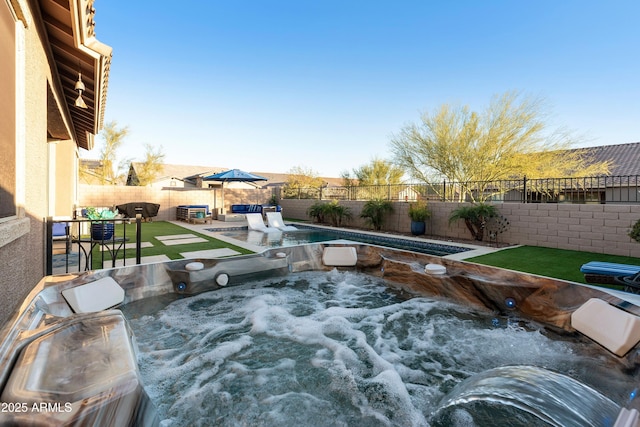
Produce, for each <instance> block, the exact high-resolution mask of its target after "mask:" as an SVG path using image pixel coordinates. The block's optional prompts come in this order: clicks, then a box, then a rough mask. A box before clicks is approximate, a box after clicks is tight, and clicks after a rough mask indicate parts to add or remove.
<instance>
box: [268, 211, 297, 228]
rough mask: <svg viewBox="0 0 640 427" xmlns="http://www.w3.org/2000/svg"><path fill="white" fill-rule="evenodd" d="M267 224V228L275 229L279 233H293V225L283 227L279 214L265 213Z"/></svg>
mask: <svg viewBox="0 0 640 427" xmlns="http://www.w3.org/2000/svg"><path fill="white" fill-rule="evenodd" d="M267 222H268V223H269V227H273V228H277V229H278V230H281V231H295V230H297V228H296V227H294V226H293V225H285V224H284V220H283V219H282V214H281V213H280V212H267Z"/></svg>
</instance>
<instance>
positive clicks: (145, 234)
mask: <svg viewBox="0 0 640 427" xmlns="http://www.w3.org/2000/svg"><path fill="white" fill-rule="evenodd" d="M123 227H126V230H124V229H123ZM125 232H126V237H127V238H128V239H129V241H128V242H127V243H128V244H131V243H135V242H136V224H135V222H132V223H131V224H116V227H115V235H116V237H123V236H125ZM176 234H193V235H195V236H197V237H202V238H203V239H206V240H207V241H206V242H202V243H189V244H186V245H173V246H167V245H164V244H163V243H162V242H161V241H160V240H158V239H156V237H157V236H170V235H176ZM141 241H142V242H150V243H151V244H153V246H152V247H149V248H142V249H141V252H140V253H141V256H153V255H166V256H167V257H168V258H169V259H182V255H180V253H181V252H194V251H203V250H208V249H219V248H229V249H233V250H234V251H236V252H239V253H241V254H251V253H253V252H252V251H250V250H247V249H244V248H241V247H239V246H234V245H232V244H230V243H227V242H223V241H221V240H218V239H214V238H213V237H209V236H207V235H205V234H201V233H198V232H195V231H193V230H189V229H186V228H183V227H180V226H178V225H175V224H172V223H170V222H167V221H154V222H143V223H142V236H141ZM107 244H108V243H107ZM94 255H95V257H94V266H93V267H94V268H100V266H99V265H96V264H95V262H99V261H100V257H101V255H98V254H95V253H94ZM135 257H136V250H135V248H133V249H127V250H126V251H125V258H135ZM121 258H122V252H120V253H118V259H121ZM104 259H105V260H110V259H111V257H110V256H109V252H108V251H105V252H104Z"/></svg>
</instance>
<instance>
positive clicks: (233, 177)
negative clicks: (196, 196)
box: [202, 169, 268, 215]
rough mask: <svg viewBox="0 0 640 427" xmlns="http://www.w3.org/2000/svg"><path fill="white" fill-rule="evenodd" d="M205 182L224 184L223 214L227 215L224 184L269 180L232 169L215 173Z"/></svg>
mask: <svg viewBox="0 0 640 427" xmlns="http://www.w3.org/2000/svg"><path fill="white" fill-rule="evenodd" d="M202 180H203V181H218V182H221V183H222V214H223V215H224V214H225V209H224V183H225V182H256V181H268V180H267V178H265V177H263V176H260V175H254V174H252V173H249V172H245V171H241V170H240V169H230V170H228V171H224V172H219V173H215V174H213V175H209V176H205V177H204V178H202Z"/></svg>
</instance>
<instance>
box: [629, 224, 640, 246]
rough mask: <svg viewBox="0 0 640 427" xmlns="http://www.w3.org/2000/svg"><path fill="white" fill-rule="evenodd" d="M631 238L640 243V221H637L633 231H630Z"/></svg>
mask: <svg viewBox="0 0 640 427" xmlns="http://www.w3.org/2000/svg"><path fill="white" fill-rule="evenodd" d="M629 237H631V238H632V239H633V240H635V241H636V242H638V243H640V219H639V220H637V221H636V223H635V224H633V227H632V228H631V231H629Z"/></svg>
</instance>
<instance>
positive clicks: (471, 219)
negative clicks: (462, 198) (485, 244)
mask: <svg viewBox="0 0 640 427" xmlns="http://www.w3.org/2000/svg"><path fill="white" fill-rule="evenodd" d="M497 215H498V209H497V208H496V207H495V206H493V205H487V204H484V203H477V204H475V205H473V206H462V207H459V208H458V209H456V210H454V211H453V212H451V215H450V216H449V224H451V223H452V222H454V221H458V220H461V219H462V220H464V223H465V225H466V226H467V228H468V229H469V231H470V232H471V236H473V238H474V240H477V241H480V242H481V241H482V239H483V238H484V229H485V226H486V224H487V220H488V219H489V218H493V217H495V216H497Z"/></svg>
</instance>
